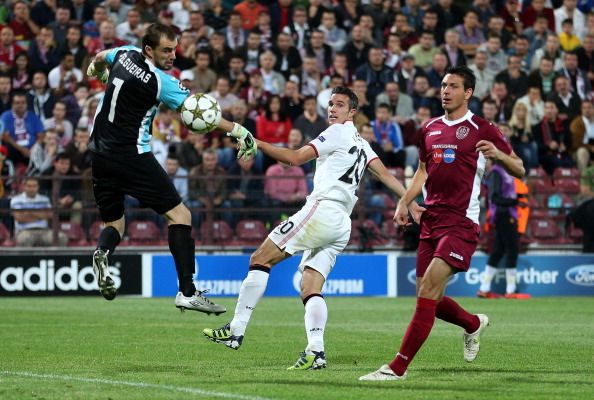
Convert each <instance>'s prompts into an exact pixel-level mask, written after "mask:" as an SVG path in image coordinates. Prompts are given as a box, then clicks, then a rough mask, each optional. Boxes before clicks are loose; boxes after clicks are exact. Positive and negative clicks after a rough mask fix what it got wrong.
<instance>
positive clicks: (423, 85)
mask: <svg viewBox="0 0 594 400" xmlns="http://www.w3.org/2000/svg"><path fill="white" fill-rule="evenodd" d="M437 94H439V91H438V90H436V89H435V88H432V87H430V86H429V80H428V79H427V77H426V76H425V75H417V76H415V82H414V86H413V94H412V96H411V98H412V100H413V108H414V109H415V110H418V108H419V107H428V108H429V109H430V110H431V116H432V117H437V116H438V115H440V114H441V112H442V109H441V103H440V101H439V100H438V99H437V97H436V95H437Z"/></svg>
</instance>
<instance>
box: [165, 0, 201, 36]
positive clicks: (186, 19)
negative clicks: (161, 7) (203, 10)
mask: <svg viewBox="0 0 594 400" xmlns="http://www.w3.org/2000/svg"><path fill="white" fill-rule="evenodd" d="M168 3H169V4H168V5H167V10H169V11H171V12H172V13H173V24H174V25H175V26H177V27H178V28H179V29H181V30H182V31H183V30H185V29H188V27H189V26H190V12H191V11H198V9H199V6H198V4H196V3H194V2H192V1H189V0H176V1H170V2H168Z"/></svg>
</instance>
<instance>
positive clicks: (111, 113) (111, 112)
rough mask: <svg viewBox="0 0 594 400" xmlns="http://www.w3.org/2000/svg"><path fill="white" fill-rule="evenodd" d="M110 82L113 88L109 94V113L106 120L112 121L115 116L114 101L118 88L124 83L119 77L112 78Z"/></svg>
mask: <svg viewBox="0 0 594 400" xmlns="http://www.w3.org/2000/svg"><path fill="white" fill-rule="evenodd" d="M111 83H113V85H114V86H115V89H114V90H113V94H112V95H111V104H110V105H109V115H108V116H107V120H108V121H109V122H111V123H113V119H114V117H115V108H116V102H117V101H118V95H119V94H120V89H121V88H122V85H123V84H124V80H123V79H120V78H113V81H112V82H111Z"/></svg>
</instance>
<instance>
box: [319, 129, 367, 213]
mask: <svg viewBox="0 0 594 400" xmlns="http://www.w3.org/2000/svg"><path fill="white" fill-rule="evenodd" d="M308 145H309V146H311V147H313V149H314V150H315V152H316V155H317V156H318V158H317V160H316V172H315V175H314V189H313V191H312V192H311V194H310V195H309V196H308V197H307V201H308V202H310V201H315V200H335V201H337V202H339V203H341V204H342V205H343V206H344V207H345V208H346V210H347V212H348V214H349V215H350V213H351V211H352V210H353V207H354V206H355V203H356V202H357V196H356V195H355V192H356V191H357V188H358V187H359V182H360V181H361V178H362V176H363V174H364V173H365V169H366V168H367V165H368V164H369V163H370V162H371V161H372V160H373V159H375V158H378V157H377V154H375V152H374V151H373V150H372V149H371V146H369V143H367V141H366V140H365V139H363V138H362V137H361V136H360V135H359V132H357V128H355V125H353V123H352V122H351V121H347V122H346V123H344V124H333V125H330V126H329V127H328V129H326V130H325V131H324V132H322V133H320V135H318V137H317V138H315V139H314V140H312V141H311V142H310V143H308Z"/></svg>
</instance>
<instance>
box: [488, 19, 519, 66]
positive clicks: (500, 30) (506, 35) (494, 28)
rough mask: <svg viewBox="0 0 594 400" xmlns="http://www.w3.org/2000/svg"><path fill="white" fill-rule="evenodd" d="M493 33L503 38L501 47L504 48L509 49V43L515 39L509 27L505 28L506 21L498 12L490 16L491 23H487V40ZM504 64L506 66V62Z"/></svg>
mask: <svg viewBox="0 0 594 400" xmlns="http://www.w3.org/2000/svg"><path fill="white" fill-rule="evenodd" d="M492 35H495V36H499V38H500V39H501V43H500V47H501V49H503V50H507V48H508V45H509V43H510V42H511V40H512V39H513V36H512V34H511V33H510V32H509V31H508V30H507V29H505V21H504V20H503V18H501V16H500V15H498V14H495V15H493V16H492V17H491V18H489V23H488V24H487V32H486V34H485V37H486V38H487V40H489V37H491V36H492ZM503 65H504V66H505V64H503Z"/></svg>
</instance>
